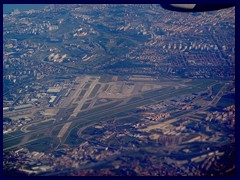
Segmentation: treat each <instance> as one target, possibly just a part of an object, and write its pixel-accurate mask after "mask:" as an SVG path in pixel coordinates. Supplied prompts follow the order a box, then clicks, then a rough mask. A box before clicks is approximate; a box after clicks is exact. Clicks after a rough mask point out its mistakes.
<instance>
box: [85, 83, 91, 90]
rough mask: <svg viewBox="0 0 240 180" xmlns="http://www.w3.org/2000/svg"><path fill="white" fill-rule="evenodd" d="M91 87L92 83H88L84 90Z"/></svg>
mask: <svg viewBox="0 0 240 180" xmlns="http://www.w3.org/2000/svg"><path fill="white" fill-rule="evenodd" d="M90 85H91V84H90V83H87V84H86V85H85V86H84V87H83V88H84V89H88V88H89V87H90Z"/></svg>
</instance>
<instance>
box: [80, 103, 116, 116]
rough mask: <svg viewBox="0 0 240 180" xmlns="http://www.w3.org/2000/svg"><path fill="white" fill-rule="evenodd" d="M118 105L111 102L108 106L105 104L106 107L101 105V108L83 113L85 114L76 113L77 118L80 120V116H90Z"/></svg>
mask: <svg viewBox="0 0 240 180" xmlns="http://www.w3.org/2000/svg"><path fill="white" fill-rule="evenodd" d="M119 103H120V102H112V103H109V104H106V105H103V106H100V107H96V108H93V109H90V110H88V111H85V112H80V113H78V115H77V117H80V118H81V116H83V115H87V114H91V113H96V112H98V111H102V110H106V109H108V108H111V107H114V106H116V105H118V104H119Z"/></svg>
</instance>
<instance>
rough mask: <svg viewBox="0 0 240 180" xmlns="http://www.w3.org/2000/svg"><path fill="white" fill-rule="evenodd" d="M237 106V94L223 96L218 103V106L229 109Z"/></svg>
mask: <svg viewBox="0 0 240 180" xmlns="http://www.w3.org/2000/svg"><path fill="white" fill-rule="evenodd" d="M234 104H235V94H229V95H225V96H222V97H221V99H220V100H219V101H218V103H217V106H220V107H228V106H231V105H234Z"/></svg>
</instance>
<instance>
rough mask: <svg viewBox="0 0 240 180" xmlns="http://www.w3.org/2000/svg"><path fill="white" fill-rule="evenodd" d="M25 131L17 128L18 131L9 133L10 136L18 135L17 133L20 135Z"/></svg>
mask: <svg viewBox="0 0 240 180" xmlns="http://www.w3.org/2000/svg"><path fill="white" fill-rule="evenodd" d="M23 133H24V132H22V131H21V130H16V131H13V132H11V133H8V135H10V136H16V135H20V134H23Z"/></svg>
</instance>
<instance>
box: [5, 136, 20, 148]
mask: <svg viewBox="0 0 240 180" xmlns="http://www.w3.org/2000/svg"><path fill="white" fill-rule="evenodd" d="M22 138H23V137H19V138H15V139H13V140H10V141H7V142H3V148H4V149H5V148H9V147H11V146H14V145H17V144H19V143H20V142H21V141H22Z"/></svg>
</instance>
